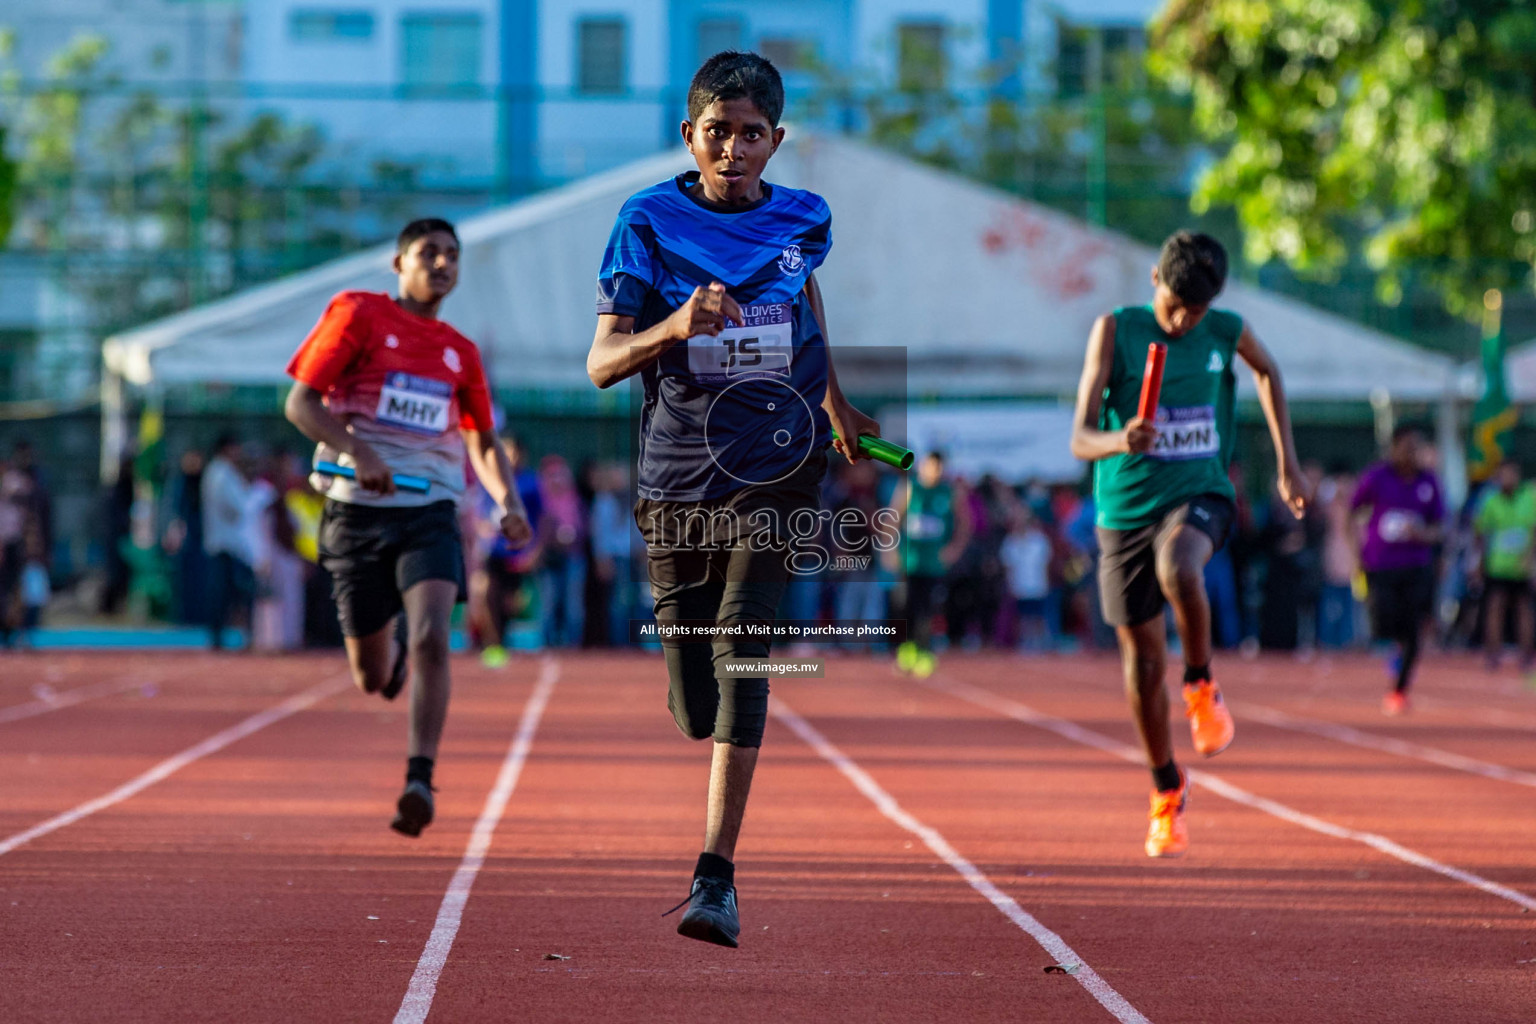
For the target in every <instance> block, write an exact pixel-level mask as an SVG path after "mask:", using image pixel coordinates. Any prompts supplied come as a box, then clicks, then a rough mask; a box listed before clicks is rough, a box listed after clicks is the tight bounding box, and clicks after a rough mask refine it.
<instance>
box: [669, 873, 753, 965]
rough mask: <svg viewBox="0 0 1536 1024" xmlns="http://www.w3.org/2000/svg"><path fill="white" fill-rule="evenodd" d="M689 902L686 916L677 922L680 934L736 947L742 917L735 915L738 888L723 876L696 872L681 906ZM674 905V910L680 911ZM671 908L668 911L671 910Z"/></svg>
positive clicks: (701, 940) (719, 944) (684, 914)
mask: <svg viewBox="0 0 1536 1024" xmlns="http://www.w3.org/2000/svg"><path fill="white" fill-rule="evenodd" d="M684 905H686V906H687V907H688V909H687V910H685V911H684V912H683V919H682V920H681V921H679V922H677V934H679V935H686V936H688V938H690V939H698V940H699V941H700V942H713V943H714V944H715V945H717V946H729V947H730V948H732V949H735V948H736V945H737V943H736V937H737V936H738V935H740V934H741V920H740V918H738V917H737V916H736V887H735V886H734V885H732V884H731V883H730V882H727V881H726V880H725V879H723V878H709V877H705V876H702V875H696V876H694V879H693V890H692V891H691V892H689V894H688V898H687V899H686V900H684V901H683V903H680V904H678V907H681V906H684ZM678 907H673V908H672V910H677V909H678ZM671 912H672V911H671V910H669V911H667V913H669V914H670V913H671Z"/></svg>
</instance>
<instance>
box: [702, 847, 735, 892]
mask: <svg viewBox="0 0 1536 1024" xmlns="http://www.w3.org/2000/svg"><path fill="white" fill-rule="evenodd" d="M693 877H694V878H723V879H725V880H726V881H727V882H730V883H731V884H732V885H735V884H736V865H735V864H732V863H731V862H730V861H728V860H726V859H725V858H724V857H721V856H720V855H718V854H714V853H701V854H699V862H698V864H696V865H694V868H693Z"/></svg>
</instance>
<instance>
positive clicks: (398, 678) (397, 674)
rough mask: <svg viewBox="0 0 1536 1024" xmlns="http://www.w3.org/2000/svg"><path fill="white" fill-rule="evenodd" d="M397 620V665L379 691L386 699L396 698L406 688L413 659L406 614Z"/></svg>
mask: <svg viewBox="0 0 1536 1024" xmlns="http://www.w3.org/2000/svg"><path fill="white" fill-rule="evenodd" d="M395 622H396V623H397V625H396V627H395V667H394V668H393V669H391V670H390V673H389V682H387V683H385V684H384V687H383V689H381V690H380V691H379V696H381V697H383V698H384V699H385V700H394V699H395V698H396V697H398V696H400V691H401V690H403V689H405V681H406V679H407V678H408V677H409V676H410V674H411V665H410V661H411V659H410V658H409V657H408V653H409V652H408V651H407V650H406V644H405V635H406V634H405V616H404V615H401V616H399V617H398V618H397V619H396V620H395Z"/></svg>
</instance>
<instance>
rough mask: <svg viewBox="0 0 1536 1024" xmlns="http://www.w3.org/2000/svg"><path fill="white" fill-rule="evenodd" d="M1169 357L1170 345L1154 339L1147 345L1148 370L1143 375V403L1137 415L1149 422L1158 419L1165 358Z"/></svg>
mask: <svg viewBox="0 0 1536 1024" xmlns="http://www.w3.org/2000/svg"><path fill="white" fill-rule="evenodd" d="M1166 358H1168V346H1167V345H1164V344H1163V343H1162V342H1160V341H1154V342H1153V343H1152V344H1150V345H1148V346H1147V370H1146V372H1145V373H1143V374H1142V375H1141V404H1140V405H1138V406H1137V407H1136V415H1138V416H1140V417H1141V418H1142V419H1144V420H1146V421H1147V422H1148V423H1151V422H1153V421H1154V420H1156V419H1157V400H1158V399H1159V398H1161V397H1162V394H1163V360H1165V359H1166Z"/></svg>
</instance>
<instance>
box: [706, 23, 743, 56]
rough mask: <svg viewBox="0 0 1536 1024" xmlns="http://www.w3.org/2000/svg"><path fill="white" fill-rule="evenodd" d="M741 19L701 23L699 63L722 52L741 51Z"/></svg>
mask: <svg viewBox="0 0 1536 1024" xmlns="http://www.w3.org/2000/svg"><path fill="white" fill-rule="evenodd" d="M741 34H742V33H741V19H740V18H705V19H703V20H702V21H700V22H699V61H698V62H699V63H700V64H702V63H704V62H705V61H706V60H709V58H711V57H713V56H714V55H715V54H717V53H720V52H721V51H722V50H739V49H741Z"/></svg>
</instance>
